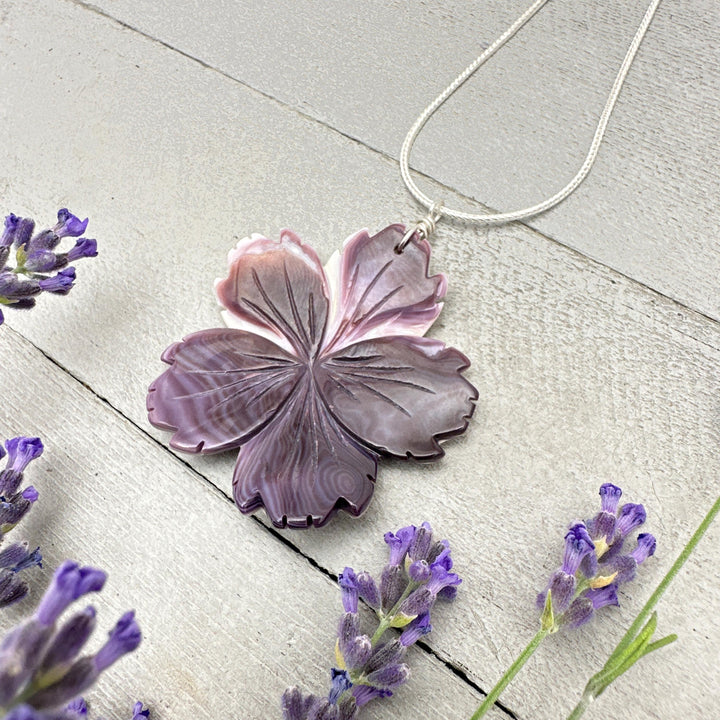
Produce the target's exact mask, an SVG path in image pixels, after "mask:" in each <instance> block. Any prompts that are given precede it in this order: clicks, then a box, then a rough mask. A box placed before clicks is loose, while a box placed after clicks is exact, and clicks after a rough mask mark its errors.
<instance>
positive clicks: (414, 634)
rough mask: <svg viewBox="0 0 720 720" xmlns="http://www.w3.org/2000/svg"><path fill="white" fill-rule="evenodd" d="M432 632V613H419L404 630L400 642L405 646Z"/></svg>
mask: <svg viewBox="0 0 720 720" xmlns="http://www.w3.org/2000/svg"><path fill="white" fill-rule="evenodd" d="M430 632H432V625H431V624H430V613H423V614H422V615H418V617H416V618H415V619H414V620H413V621H412V622H411V623H410V624H409V625H408V626H407V627H406V628H405V630H404V631H403V633H402V635H401V636H400V644H401V645H402V646H403V647H410V645H414V644H415V643H416V642H417V641H418V640H419V639H420V638H421V637H423V636H424V635H427V634H428V633H430Z"/></svg>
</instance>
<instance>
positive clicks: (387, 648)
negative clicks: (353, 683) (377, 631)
mask: <svg viewBox="0 0 720 720" xmlns="http://www.w3.org/2000/svg"><path fill="white" fill-rule="evenodd" d="M404 656H405V647H404V646H403V645H402V644H401V643H400V641H399V640H391V641H390V642H388V643H385V644H384V645H381V646H380V647H379V648H378V649H377V650H376V651H375V653H374V654H373V656H372V657H371V658H370V659H369V660H368V662H367V664H366V665H365V668H364V672H365V675H368V674H370V673H372V672H375V671H376V670H379V669H380V668H382V667H385V666H386V665H397V664H398V663H399V662H400V661H401V660H402V659H403V657H404Z"/></svg>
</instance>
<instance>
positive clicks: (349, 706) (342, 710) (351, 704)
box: [338, 694, 358, 720]
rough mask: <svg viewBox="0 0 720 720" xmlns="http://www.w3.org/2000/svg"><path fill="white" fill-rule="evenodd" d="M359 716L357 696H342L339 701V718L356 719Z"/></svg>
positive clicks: (345, 719)
mask: <svg viewBox="0 0 720 720" xmlns="http://www.w3.org/2000/svg"><path fill="white" fill-rule="evenodd" d="M357 716H358V707H357V703H356V702H355V698H354V697H353V696H352V695H350V694H347V695H345V696H344V697H342V698H340V702H339V703H338V720H355V718H356V717H357Z"/></svg>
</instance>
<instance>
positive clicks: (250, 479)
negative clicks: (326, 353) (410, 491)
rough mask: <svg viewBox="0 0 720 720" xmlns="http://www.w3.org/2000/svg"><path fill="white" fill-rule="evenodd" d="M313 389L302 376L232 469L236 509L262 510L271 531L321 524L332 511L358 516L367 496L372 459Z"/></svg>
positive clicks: (374, 466)
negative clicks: (279, 411)
mask: <svg viewBox="0 0 720 720" xmlns="http://www.w3.org/2000/svg"><path fill="white" fill-rule="evenodd" d="M313 385H314V384H313V382H312V378H311V377H310V374H309V373H308V375H307V377H306V378H305V379H304V380H303V381H301V382H300V383H299V384H298V386H297V387H296V388H295V390H294V392H293V394H292V396H291V397H290V398H289V399H288V401H287V402H286V403H285V406H284V409H283V412H282V413H280V414H278V416H277V417H276V418H275V419H274V420H273V421H272V422H271V423H269V424H268V426H267V427H266V428H265V429H264V430H263V431H262V432H260V433H258V434H257V435H255V437H253V438H252V439H251V440H250V441H249V442H248V443H247V444H246V445H244V446H243V447H242V449H241V450H240V456H239V457H238V461H237V465H236V466H235V476H234V478H233V488H234V493H235V502H236V503H237V505H238V507H239V508H240V510H242V512H244V513H250V512H253V511H255V510H257V509H258V508H260V507H262V506H264V507H265V510H266V511H267V514H268V517H269V518H270V520H271V521H272V523H273V524H274V525H276V526H277V527H285V526H290V527H307V526H309V525H312V524H314V525H317V526H320V525H324V524H325V523H326V522H327V521H328V520H329V518H330V517H331V515H332V514H333V512H334V511H335V510H337V509H343V510H347V511H348V512H349V513H350V514H352V515H359V514H360V513H361V512H362V511H363V510H364V509H365V507H366V506H367V504H368V502H369V501H370V498H371V497H372V493H373V488H374V480H375V476H376V472H377V456H376V455H375V453H373V452H372V451H370V450H368V449H366V448H363V447H362V446H361V445H360V444H359V443H357V442H356V441H355V440H354V439H353V438H351V437H350V436H349V435H348V434H347V432H345V431H344V430H343V429H342V428H341V427H340V425H339V424H338V423H337V421H336V420H335V419H334V418H333V417H332V415H331V414H330V413H329V412H328V410H327V408H326V406H325V404H324V403H323V402H322V399H321V398H320V397H318V395H317V392H316V391H315V389H314V387H313Z"/></svg>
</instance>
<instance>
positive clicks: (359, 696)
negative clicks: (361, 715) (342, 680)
mask: <svg viewBox="0 0 720 720" xmlns="http://www.w3.org/2000/svg"><path fill="white" fill-rule="evenodd" d="M352 694H353V696H354V697H355V702H356V704H357V706H358V707H359V708H361V707H362V706H363V705H367V703H369V702H370V701H371V700H374V699H375V698H384V697H390V696H391V695H392V691H391V690H383V689H382V688H378V687H370V686H369V685H354V686H353V689H352Z"/></svg>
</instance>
